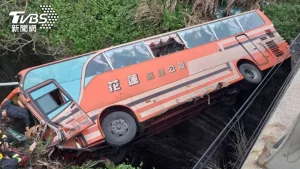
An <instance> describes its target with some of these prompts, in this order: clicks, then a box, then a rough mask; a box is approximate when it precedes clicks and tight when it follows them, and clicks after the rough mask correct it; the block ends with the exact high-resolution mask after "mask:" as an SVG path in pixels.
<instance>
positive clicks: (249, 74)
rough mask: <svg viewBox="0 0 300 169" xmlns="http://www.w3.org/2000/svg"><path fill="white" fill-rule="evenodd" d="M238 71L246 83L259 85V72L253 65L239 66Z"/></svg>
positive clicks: (243, 64) (244, 64) (260, 76)
mask: <svg viewBox="0 0 300 169" xmlns="http://www.w3.org/2000/svg"><path fill="white" fill-rule="evenodd" d="M239 71H240V72H241V74H242V75H243V77H244V79H245V80H246V81H247V82H250V83H255V84H256V83H260V82H261V80H262V74H261V71H260V70H259V69H258V68H257V67H256V66H254V65H253V64H249V63H242V64H241V65H240V66H239Z"/></svg>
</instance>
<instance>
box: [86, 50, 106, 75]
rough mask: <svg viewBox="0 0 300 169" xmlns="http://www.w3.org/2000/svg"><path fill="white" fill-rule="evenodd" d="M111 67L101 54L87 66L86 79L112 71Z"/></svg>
mask: <svg viewBox="0 0 300 169" xmlns="http://www.w3.org/2000/svg"><path fill="white" fill-rule="evenodd" d="M110 70H111V67H110V66H109V64H108V62H107V60H106V59H105V57H104V56H103V55H102V54H100V55H97V56H95V57H94V58H93V59H92V60H91V61H90V62H89V63H88V65H87V67H86V71H85V77H86V78H87V77H90V76H94V75H97V74H100V73H104V72H107V71H110Z"/></svg>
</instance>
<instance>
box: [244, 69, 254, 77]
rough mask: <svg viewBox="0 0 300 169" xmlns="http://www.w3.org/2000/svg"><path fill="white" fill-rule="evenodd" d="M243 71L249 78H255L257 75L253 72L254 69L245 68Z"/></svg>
mask: <svg viewBox="0 0 300 169" xmlns="http://www.w3.org/2000/svg"><path fill="white" fill-rule="evenodd" d="M245 73H246V75H247V76H248V77H249V78H251V79H255V78H256V76H257V74H256V72H254V71H252V70H248V69H246V70H245Z"/></svg>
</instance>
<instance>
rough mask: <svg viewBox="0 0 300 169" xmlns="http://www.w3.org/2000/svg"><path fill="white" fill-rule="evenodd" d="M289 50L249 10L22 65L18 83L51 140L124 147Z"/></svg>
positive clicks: (255, 74) (255, 79) (251, 77)
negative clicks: (175, 111)
mask: <svg viewBox="0 0 300 169" xmlns="http://www.w3.org/2000/svg"><path fill="white" fill-rule="evenodd" d="M287 49H288V44H287V43H286V41H285V40H284V39H283V38H282V37H281V36H280V35H279V33H278V32H277V31H276V29H275V28H274V26H273V24H272V22H271V21H270V20H269V19H268V18H267V17H266V16H265V15H264V14H263V13H262V12H261V11H259V10H254V11H249V12H245V13H241V14H238V15H234V16H230V17H225V18H222V19H218V20H215V21H211V22H208V23H204V24H200V25H196V26H193V27H188V28H185V29H180V30H177V31H173V32H169V33H165V34H161V35H157V36H153V37H149V38H145V39H141V40H137V41H134V42H130V43H127V44H123V45H118V46H114V47H110V48H107V49H102V50H98V51H94V52H91V53H87V54H83V55H80V56H76V57H72V58H68V59H64V60H60V61H56V62H52V63H48V64H44V65H40V66H36V67H33V68H28V69H25V70H23V71H21V72H20V73H19V74H18V77H20V86H19V88H18V89H17V90H19V94H20V99H21V100H22V101H23V103H24V104H25V105H26V107H27V108H28V109H29V110H30V111H31V112H32V114H33V115H34V116H35V117H36V118H37V119H38V120H39V121H40V122H41V124H42V125H45V124H46V125H47V126H49V129H50V130H51V131H54V132H55V133H56V134H55V140H56V144H60V145H68V146H70V145H71V146H74V147H77V148H87V149H88V148H90V147H92V146H95V145H97V144H101V143H103V142H106V143H108V144H109V145H112V146H121V145H124V144H127V143H129V142H130V141H131V140H132V139H133V138H134V137H135V136H136V133H137V132H138V131H139V129H140V128H142V127H143V122H145V121H147V120H149V119H152V118H155V117H159V115H161V114H163V113H165V112H166V111H168V110H170V109H172V108H174V107H177V106H178V105H181V104H184V103H187V102H190V101H193V100H195V99H199V98H201V97H203V96H206V95H208V94H210V93H212V92H215V91H217V90H219V89H221V88H224V87H227V86H230V85H232V84H233V83H236V82H238V81H240V80H242V79H245V80H247V81H249V82H251V83H259V82H260V80H261V74H260V72H261V71H264V70H266V69H268V68H270V67H272V66H274V65H276V64H278V63H280V62H282V61H284V60H285V59H287V58H289V57H290V56H291V54H290V53H289V52H288V51H287ZM10 97H11V96H8V97H7V99H9V98H10ZM166 120H168V119H166Z"/></svg>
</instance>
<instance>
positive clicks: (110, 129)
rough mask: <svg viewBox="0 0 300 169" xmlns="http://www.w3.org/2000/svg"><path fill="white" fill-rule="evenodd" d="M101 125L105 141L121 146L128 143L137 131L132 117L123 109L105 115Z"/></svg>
mask: <svg viewBox="0 0 300 169" xmlns="http://www.w3.org/2000/svg"><path fill="white" fill-rule="evenodd" d="M101 127H102V130H103V132H104V134H105V140H106V142H107V143H108V144H110V145H112V146H122V145H125V144H127V143H129V142H130V141H131V140H132V139H133V138H134V137H135V135H136V132H137V125H136V122H135V120H134V118H133V117H132V116H131V115H130V114H128V113H126V112H123V111H115V112H111V113H109V114H108V115H106V116H105V117H104V119H103V121H102V123H101Z"/></svg>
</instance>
